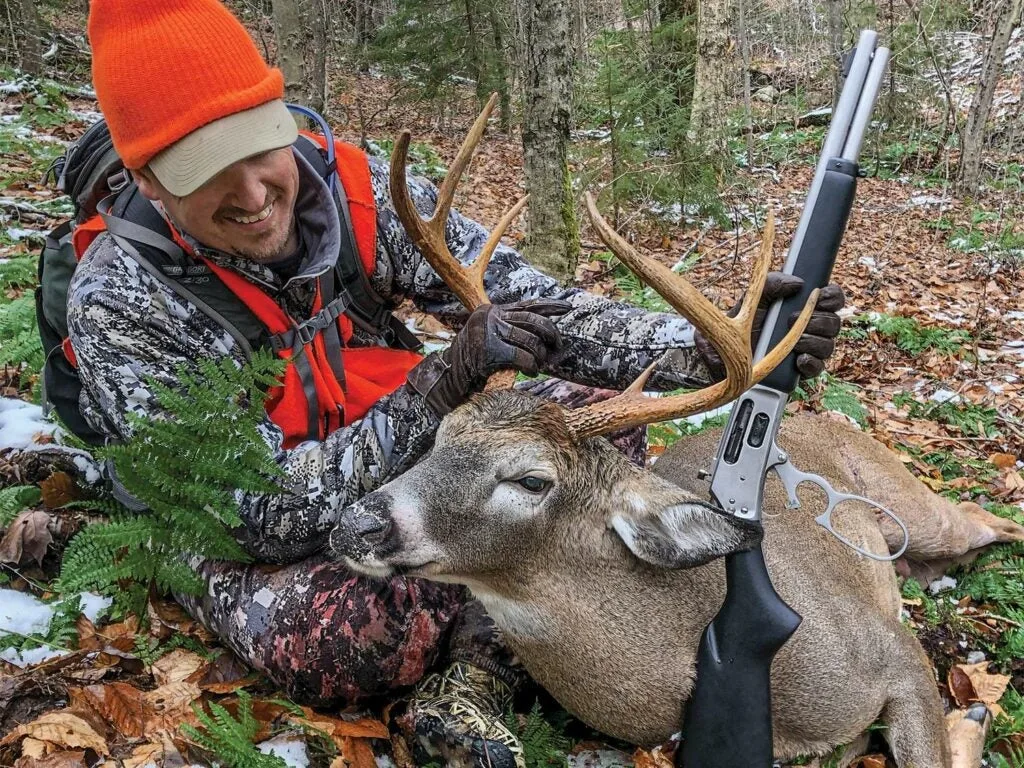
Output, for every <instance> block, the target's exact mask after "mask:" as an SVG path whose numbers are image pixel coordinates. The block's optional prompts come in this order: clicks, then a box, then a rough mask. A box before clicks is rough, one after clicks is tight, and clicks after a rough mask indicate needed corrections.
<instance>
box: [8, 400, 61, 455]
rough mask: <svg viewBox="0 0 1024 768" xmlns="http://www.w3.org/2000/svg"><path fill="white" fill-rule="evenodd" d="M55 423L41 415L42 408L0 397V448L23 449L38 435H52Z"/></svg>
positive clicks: (31, 443)
mask: <svg viewBox="0 0 1024 768" xmlns="http://www.w3.org/2000/svg"><path fill="white" fill-rule="evenodd" d="M56 430H57V425H56V424H54V423H53V422H50V421H47V420H46V419H45V418H44V417H43V409H42V408H40V407H39V406H38V405H33V404H32V403H26V402H25V401H24V400H17V399H14V398H10V397H0V449H3V448H16V449H19V450H24V449H26V448H29V447H31V446H32V445H33V444H35V442H36V439H37V438H38V437H39V436H40V435H52V434H53V433H54V432H55V431H56Z"/></svg>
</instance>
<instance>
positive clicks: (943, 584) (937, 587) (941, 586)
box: [928, 576, 956, 595]
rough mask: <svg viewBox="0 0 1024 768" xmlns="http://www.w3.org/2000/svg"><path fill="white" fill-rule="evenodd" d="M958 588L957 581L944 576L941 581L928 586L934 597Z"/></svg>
mask: <svg viewBox="0 0 1024 768" xmlns="http://www.w3.org/2000/svg"><path fill="white" fill-rule="evenodd" d="M955 587H956V579H954V578H950V577H949V576H943V577H942V578H941V579H936V580H935V581H933V582H932V583H931V584H929V585H928V591H929V592H931V593H932V594H933V595H937V594H939V592H945V591H946V590H947V589H954V588H955Z"/></svg>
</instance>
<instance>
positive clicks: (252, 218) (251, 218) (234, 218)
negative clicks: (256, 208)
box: [227, 203, 274, 224]
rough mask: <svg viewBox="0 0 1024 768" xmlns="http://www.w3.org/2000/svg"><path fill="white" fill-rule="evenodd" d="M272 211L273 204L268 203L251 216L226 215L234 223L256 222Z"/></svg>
mask: <svg viewBox="0 0 1024 768" xmlns="http://www.w3.org/2000/svg"><path fill="white" fill-rule="evenodd" d="M273 212H274V204H273V203H270V204H269V205H268V206H267V207H266V208H264V209H263V210H262V211H260V212H259V213H255V214H253V215H252V216H228V217H227V218H228V219H230V220H231V221H233V222H235V223H236V224H256V223H258V222H261V221H263V220H264V219H266V218H267V217H268V216H270V214H272V213H273Z"/></svg>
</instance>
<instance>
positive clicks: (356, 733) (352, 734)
mask: <svg viewBox="0 0 1024 768" xmlns="http://www.w3.org/2000/svg"><path fill="white" fill-rule="evenodd" d="M302 712H303V714H305V718H302V717H298V716H297V715H289V716H288V717H287V718H286V720H288V721H289V722H291V723H293V724H294V725H297V726H299V727H300V728H301V727H311V728H316V729H317V730H319V731H323V732H324V733H325V734H327V735H328V736H330V737H331V738H332V739H333V740H334V743H335V744H336V745H337V746H338V748H339V749H341V748H342V745H341V743H340V740H341V739H343V738H356V739H386V738H389V736H390V734H389V732H388V727H387V726H386V725H384V723H382V722H381V721H380V720H374V719H372V718H368V717H364V718H359V719H358V720H343V719H342V718H340V717H331V716H330V715H321V714H320V713H318V712H314V711H313V710H312V709H310V708H309V707H303V708H302Z"/></svg>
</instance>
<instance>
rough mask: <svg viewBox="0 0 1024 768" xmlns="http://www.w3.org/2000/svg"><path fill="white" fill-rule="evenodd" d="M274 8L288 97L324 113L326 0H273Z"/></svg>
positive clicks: (325, 88) (279, 62) (278, 51)
mask: <svg viewBox="0 0 1024 768" xmlns="http://www.w3.org/2000/svg"><path fill="white" fill-rule="evenodd" d="M273 7H274V34H275V36H276V37H277V57H278V64H279V66H280V67H281V72H282V74H283V75H284V95H285V99H287V100H288V101H293V102H295V103H297V104H302V105H303V106H306V107H309V108H310V109H313V110H315V111H317V112H323V111H324V104H325V103H326V99H327V21H326V11H325V8H324V0H274V6H273Z"/></svg>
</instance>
